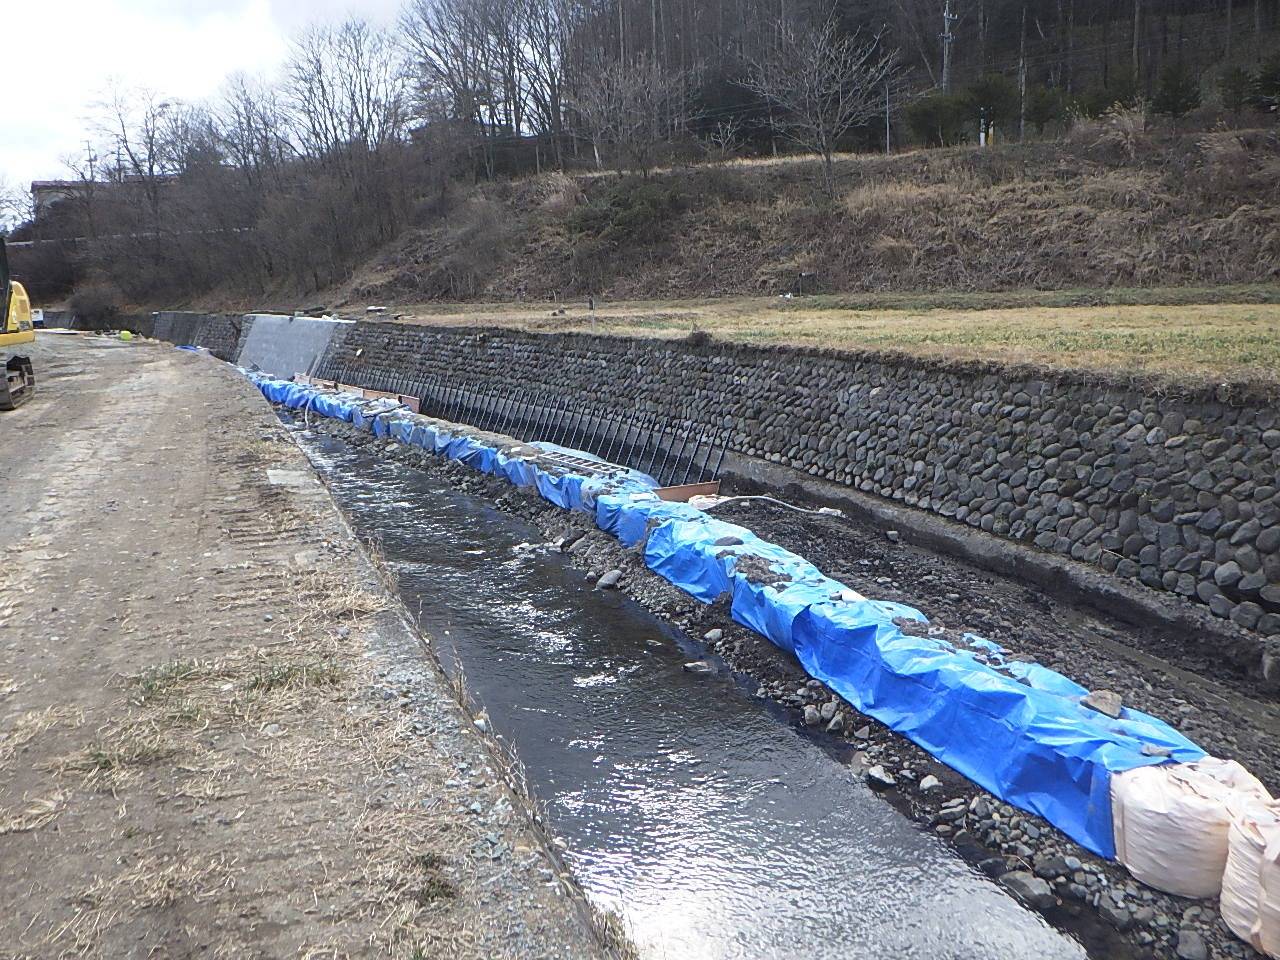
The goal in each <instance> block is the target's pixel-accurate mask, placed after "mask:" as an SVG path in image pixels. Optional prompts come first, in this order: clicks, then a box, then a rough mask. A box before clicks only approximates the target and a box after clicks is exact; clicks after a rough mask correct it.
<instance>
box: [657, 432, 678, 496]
mask: <svg viewBox="0 0 1280 960" xmlns="http://www.w3.org/2000/svg"><path fill="white" fill-rule="evenodd" d="M667 435H668V432H667V431H666V430H664V431H663V436H667ZM675 445H676V441H675V437H674V436H672V439H671V442H670V443H669V444H667V445H666V447H665V448H664V449H663V451H662V463H661V465H659V467H658V472H657V473H655V474H654V476H655V477H656V478H657V480H658V482H659V483H661V482H662V477H663V475H664V474H665V473H666V472H667V463H668V461H670V459H671V449H672V448H673V447H674V446H675Z"/></svg>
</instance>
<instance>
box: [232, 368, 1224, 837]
mask: <svg viewBox="0 0 1280 960" xmlns="http://www.w3.org/2000/svg"><path fill="white" fill-rule="evenodd" d="M250 376H251V377H253V379H254V382H255V383H257V384H258V386H259V388H260V389H261V390H262V392H263V394H264V395H265V396H266V397H267V398H268V399H269V400H272V401H273V402H276V403H282V404H285V405H287V406H291V407H301V408H305V409H309V410H314V411H316V412H317V413H321V414H323V415H324V416H333V417H336V418H338V419H343V420H348V421H350V422H351V423H354V424H356V425H357V426H361V427H363V428H365V429H369V430H372V431H373V432H375V433H377V435H379V436H391V437H393V438H394V439H396V440H398V441H400V442H401V443H408V444H411V445H413V446H417V447H421V448H422V449H424V450H427V451H430V452H432V453H435V454H439V455H442V456H446V457H450V458H452V459H455V460H461V461H462V462H464V463H467V464H469V465H471V466H473V467H475V468H476V469H477V470H482V471H484V472H485V473H490V474H494V475H496V476H501V477H504V478H506V479H507V480H509V481H510V482H511V483H514V484H517V485H519V486H535V487H536V488H537V489H538V492H539V493H540V494H541V495H542V496H543V497H544V498H546V499H547V500H549V501H550V502H552V503H555V504H557V505H558V506H561V507H564V508H566V509H572V510H586V511H590V512H592V513H593V515H594V517H595V522H596V525H597V526H599V527H600V528H601V529H602V530H605V531H607V532H609V533H610V534H612V535H613V536H615V537H617V538H618V540H619V541H620V542H622V543H623V544H624V545H626V546H629V547H630V546H635V545H636V544H639V543H641V542H643V543H644V559H645V563H646V565H648V567H649V568H650V569H651V570H653V571H654V572H655V573H657V574H659V575H660V576H662V577H664V578H666V579H667V580H668V581H670V582H671V583H673V584H675V585H676V586H678V587H680V588H681V589H683V590H685V591H687V592H688V593H689V594H691V595H692V596H694V597H696V598H697V599H699V600H701V601H702V602H704V603H711V602H713V601H715V600H716V599H717V598H719V597H722V596H725V595H728V596H729V597H730V598H731V605H730V611H731V614H732V616H733V618H734V620H736V621H737V622H738V623H741V624H743V625H744V626H747V627H750V628H751V629H753V630H755V631H757V632H758V633H760V634H762V635H764V636H766V637H768V638H769V639H770V640H771V641H772V642H773V643H774V644H776V645H777V646H779V647H781V648H782V649H784V650H787V651H789V652H791V653H793V654H795V656H796V657H797V659H798V660H799V661H800V663H801V664H802V665H803V666H804V668H805V669H806V670H807V671H808V672H809V674H810V675H811V676H813V677H816V678H817V679H819V680H822V681H823V682H824V683H826V684H827V685H828V686H829V687H831V688H832V689H833V690H835V691H836V692H837V693H839V694H840V695H841V696H842V697H843V698H844V699H845V700H847V701H849V703H850V704H852V705H853V706H854V707H855V708H856V709H858V710H859V711H861V712H862V713H865V714H867V715H868V716H871V717H874V718H875V719H877V720H879V721H880V722H881V723H883V724H885V725H886V726H888V727H890V728H891V729H893V730H895V731H896V732H898V733H900V734H902V735H903V736H905V737H907V738H908V739H910V740H912V741H913V742H915V743H917V744H919V745H920V746H921V747H923V748H924V749H925V750H927V751H928V752H929V753H931V754H932V755H933V756H935V757H937V758H938V759H939V760H941V761H942V762H943V763H946V764H947V765H948V766H950V767H952V768H953V769H954V770H957V771H959V772H960V773H962V774H964V775H965V776H967V777H969V778H970V779H971V780H973V781H974V782H976V783H978V784H980V785H982V786H983V787H985V788H986V789H987V790H989V791H991V792H992V793H993V794H995V795H996V796H997V797H999V798H1000V799H1002V800H1004V801H1005V802H1007V803H1011V804H1013V805H1015V806H1018V807H1021V808H1022V809H1024V810H1030V811H1032V812H1034V813H1037V814H1039V815H1040V816H1042V817H1044V818H1045V819H1046V820H1048V821H1049V822H1050V823H1052V824H1053V825H1054V826H1056V827H1058V828H1059V829H1060V830H1062V831H1063V832H1064V833H1066V834H1067V835H1068V836H1070V837H1072V838H1073V839H1074V840H1076V841H1077V842H1079V843H1080V844H1082V845H1083V846H1085V847H1087V848H1088V849H1090V850H1092V851H1093V852H1094V853H1097V854H1099V855H1101V856H1104V857H1108V858H1114V856H1115V843H1114V839H1113V837H1112V832H1111V796H1110V775H1111V774H1112V773H1115V772H1119V771H1123V770H1130V769H1133V768H1134V767H1140V766H1146V765H1151V764H1158V763H1165V762H1179V763H1183V762H1189V761H1193V760H1198V759H1200V758H1201V757H1203V756H1204V751H1203V750H1201V749H1200V748H1199V747H1197V746H1196V745H1195V744H1194V743H1192V742H1191V741H1190V740H1188V739H1187V738H1186V737H1184V736H1183V735H1182V734H1180V733H1178V732H1177V731H1176V730H1174V729H1173V728H1172V727H1170V726H1168V725H1167V724H1166V723H1164V722H1163V721H1161V720H1158V719H1156V718H1155V717H1151V716H1148V715H1146V714H1144V713H1140V712H1138V711H1136V710H1128V709H1126V710H1124V711H1122V713H1121V716H1120V718H1119V719H1115V720H1113V719H1110V718H1108V717H1106V716H1104V715H1103V714H1101V713H1098V712H1097V711H1094V710H1091V709H1089V708H1087V707H1084V706H1082V705H1081V704H1080V699H1081V698H1082V697H1083V696H1085V695H1086V694H1087V692H1088V691H1086V690H1085V689H1084V688H1083V687H1081V686H1079V685H1078V684H1076V683H1074V682H1073V681H1071V680H1069V679H1068V678H1066V677H1064V676H1062V675H1061V674H1059V673H1056V672H1055V671H1053V670H1050V669H1048V668H1047V667H1043V666H1041V665H1039V664H1034V663H1026V662H1022V661H1017V660H1012V661H1007V662H1006V661H1005V657H1004V653H1005V651H1004V650H1003V649H1001V648H1000V647H999V645H998V644H995V643H992V642H991V641H989V640H985V639H983V638H982V637H977V636H974V635H972V634H965V635H964V642H965V643H966V644H968V645H969V647H970V649H967V650H962V649H957V648H956V647H955V646H953V645H952V644H950V643H947V642H945V641H942V640H938V639H935V638H931V637H917V636H908V635H906V634H904V633H903V632H902V631H901V630H900V629H899V628H898V627H897V626H896V625H895V624H894V622H893V621H894V619H895V618H897V617H905V618H907V619H909V620H918V621H924V620H925V617H924V616H923V615H922V614H921V613H920V612H919V611H917V610H914V609H913V608H911V607H908V606H904V605H902V604H896V603H889V602H886V601H878V600H870V599H865V598H861V597H859V596H858V595H857V594H855V593H853V592H852V591H849V590H848V588H847V587H845V586H844V585H843V584H841V583H839V582H837V581H835V580H832V579H830V578H829V577H827V576H825V575H824V574H823V573H822V572H821V571H820V570H818V569H817V568H816V567H815V566H813V565H812V564H811V563H809V562H808V561H806V560H804V559H802V558H801V557H798V556H796V555H795V554H793V553H790V552H789V551H787V550H784V549H782V548H781V547H779V546H777V545H776V544H772V543H769V542H767V541H764V540H761V539H760V538H759V537H757V536H756V535H755V534H754V533H752V532H751V531H750V530H748V529H746V528H745V527H740V526H737V525H736V524H731V523H726V522H724V521H721V520H718V519H716V518H715V517H713V516H711V515H709V514H707V513H706V512H704V511H701V510H698V509H696V508H694V507H691V506H689V505H688V504H686V503H669V502H666V501H664V500H662V499H660V498H659V497H658V496H657V495H656V494H655V493H654V492H653V487H654V486H655V485H656V484H655V483H654V481H653V479H652V478H651V477H647V476H645V475H644V474H639V473H638V472H636V471H629V472H625V473H624V472H621V471H619V472H618V473H617V474H615V475H613V476H609V477H596V476H592V477H587V476H581V475H578V474H573V473H566V472H563V471H559V470H556V471H552V470H547V469H544V467H543V466H542V465H540V464H539V463H538V462H537V460H536V458H535V459H528V458H525V457H521V456H516V455H511V454H509V453H507V452H504V451H503V450H500V449H498V448H496V447H491V446H489V445H487V444H486V443H484V442H483V441H482V440H479V439H477V438H475V437H472V436H470V435H468V434H463V433H457V434H452V433H450V432H449V431H448V430H447V429H445V428H444V427H442V426H440V425H438V424H435V423H432V422H430V421H428V420H426V419H425V418H422V417H418V416H416V415H413V414H409V413H406V412H404V411H403V410H394V411H389V409H388V406H387V405H386V404H383V405H382V406H378V405H377V404H374V405H370V404H369V403H368V402H367V401H361V400H359V399H358V398H344V397H342V396H341V395H334V394H331V393H323V392H321V391H317V390H314V389H313V388H311V387H306V386H301V385H296V384H292V383H286V382H284V381H279V380H273V379H271V378H269V377H263V376H261V375H258V374H250ZM537 446H538V447H539V448H540V449H543V450H550V449H555V450H558V451H562V452H568V453H571V454H573V455H574V456H586V457H590V455H589V454H584V453H583V452H582V451H576V450H565V448H563V447H554V446H553V445H550V444H538V445H537ZM591 459H595V458H591ZM717 541H719V542H717ZM848 596H852V597H855V598H856V599H853V600H845V599H843V597H848ZM975 651H977V652H978V653H979V654H981V656H982V658H983V659H982V660H979V659H978V657H977V655H975ZM984 661H985V662H984ZM1144 744H1150V745H1153V746H1156V747H1163V748H1165V749H1167V750H1168V751H1169V752H1170V757H1169V759H1167V760H1166V759H1165V758H1162V757H1157V756H1146V755H1144V754H1143V753H1142V748H1143V745H1144Z"/></svg>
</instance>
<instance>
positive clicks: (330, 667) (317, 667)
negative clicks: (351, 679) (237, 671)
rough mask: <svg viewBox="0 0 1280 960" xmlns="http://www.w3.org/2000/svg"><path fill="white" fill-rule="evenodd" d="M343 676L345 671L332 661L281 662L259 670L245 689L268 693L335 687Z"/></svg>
mask: <svg viewBox="0 0 1280 960" xmlns="http://www.w3.org/2000/svg"><path fill="white" fill-rule="evenodd" d="M345 676H346V673H345V671H344V670H343V669H342V668H341V667H339V666H338V665H337V664H336V663H334V662H333V661H332V660H309V661H302V662H296V661H282V662H275V663H270V664H268V665H266V666H265V667H263V668H260V669H259V670H258V672H257V673H255V674H254V675H253V676H252V677H250V678H249V682H248V684H246V689H247V690H250V691H252V692H255V693H269V692H271V691H274V690H306V689H309V688H313V687H336V686H338V685H339V684H340V683H342V681H343V679H344V678H345Z"/></svg>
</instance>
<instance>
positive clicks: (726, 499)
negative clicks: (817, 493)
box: [702, 494, 844, 517]
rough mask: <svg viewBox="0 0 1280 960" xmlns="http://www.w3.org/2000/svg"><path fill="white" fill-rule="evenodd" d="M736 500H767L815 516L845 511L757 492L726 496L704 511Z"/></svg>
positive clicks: (834, 514)
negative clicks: (811, 507)
mask: <svg viewBox="0 0 1280 960" xmlns="http://www.w3.org/2000/svg"><path fill="white" fill-rule="evenodd" d="M735 500H767V501H769V502H770V503H776V504H777V505H778V506H780V507H786V508H787V509H788V510H794V511H795V512H796V513H808V514H812V515H815V516H816V515H821V516H824V517H843V516H844V512H843V511H841V510H837V509H836V508H835V507H819V508H818V509H817V510H808V509H805V508H804V507H797V506H796V505H795V504H794V503H787V502H786V501H785V500H779V499H778V498H777V497H770V496H767V495H765V494H757V495H754V496H738V497H724V498H722V499H719V500H717V501H716V502H715V503H712V504H708V505H707V506H705V507H703V508H702V509H703V510H704V511H707V510H711V509H713V508H714V507H718V506H720V505H721V504H725V503H733V502H734V501H735Z"/></svg>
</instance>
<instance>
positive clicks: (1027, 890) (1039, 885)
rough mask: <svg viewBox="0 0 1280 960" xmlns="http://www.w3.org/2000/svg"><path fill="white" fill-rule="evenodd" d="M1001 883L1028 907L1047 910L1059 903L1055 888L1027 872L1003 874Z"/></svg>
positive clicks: (1018, 871) (1019, 871)
mask: <svg viewBox="0 0 1280 960" xmlns="http://www.w3.org/2000/svg"><path fill="white" fill-rule="evenodd" d="M1000 882H1001V883H1002V884H1004V885H1005V886H1006V887H1008V888H1009V890H1010V892H1011V893H1012V894H1013V895H1014V896H1015V897H1017V898H1018V899H1019V900H1021V901H1022V902H1023V903H1025V904H1026V905H1027V906H1029V907H1034V908H1035V909H1037V910H1046V909H1048V908H1049V907H1052V906H1053V905H1054V904H1055V903H1057V899H1056V898H1055V897H1054V895H1053V888H1052V887H1050V886H1049V884H1048V883H1046V882H1045V881H1044V880H1041V879H1040V878H1039V877H1037V876H1035V875H1033V874H1030V873H1028V872H1027V871H1025V870H1014V871H1013V872H1011V873H1006V874H1003V875H1002V876H1001V877H1000ZM1126 916H1127V914H1126Z"/></svg>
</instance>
